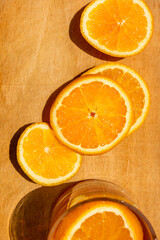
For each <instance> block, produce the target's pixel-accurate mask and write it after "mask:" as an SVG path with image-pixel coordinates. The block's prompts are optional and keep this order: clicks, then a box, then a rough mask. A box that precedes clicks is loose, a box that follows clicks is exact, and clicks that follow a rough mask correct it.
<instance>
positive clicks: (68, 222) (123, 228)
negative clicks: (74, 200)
mask: <svg viewBox="0 0 160 240" xmlns="http://www.w3.org/2000/svg"><path fill="white" fill-rule="evenodd" d="M68 239H70V240H78V239H81V240H97V239H99V240H103V239H105V240H107V239H117V240H121V239H125V240H143V230H142V227H141V224H140V222H139V220H138V218H137V217H136V215H135V214H134V213H133V212H131V211H130V210H129V209H128V208H127V207H126V206H124V205H122V204H120V203H115V202H111V201H94V202H89V203H84V204H82V205H80V206H78V207H76V208H74V209H73V210H72V211H70V212H69V213H68V214H67V215H66V216H65V217H64V218H63V219H62V221H61V222H60V223H59V225H58V228H57V229H56V231H55V234H54V236H53V240H68Z"/></svg>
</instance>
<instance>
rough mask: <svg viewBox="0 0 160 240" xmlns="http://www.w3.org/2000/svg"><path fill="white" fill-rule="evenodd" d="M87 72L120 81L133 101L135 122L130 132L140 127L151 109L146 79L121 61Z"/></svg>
mask: <svg viewBox="0 0 160 240" xmlns="http://www.w3.org/2000/svg"><path fill="white" fill-rule="evenodd" d="M86 74H101V75H103V76H106V77H109V78H111V79H113V80H114V81H116V82H118V83H119V84H120V85H121V86H122V87H123V88H124V90H125V91H126V92H127V94H128V96H129V97H130V99H131V101H132V106H133V123H132V127H131V129H130V131H129V134H130V133H132V132H134V131H135V130H136V129H137V128H139V127H140V126H141V125H142V123H143V122H144V120H145V119H146V116H147V114H148V111H149V106H150V93H149V90H148V87H147V84H146V83H145V81H144V80H143V79H142V77H140V75H139V74H138V73H136V72H135V71H134V70H133V69H131V68H130V67H128V66H125V65H123V64H119V63H107V64H102V65H99V66H97V67H94V68H92V69H90V70H89V71H87V72H85V74H84V75H86Z"/></svg>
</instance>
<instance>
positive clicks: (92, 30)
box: [80, 0, 153, 57]
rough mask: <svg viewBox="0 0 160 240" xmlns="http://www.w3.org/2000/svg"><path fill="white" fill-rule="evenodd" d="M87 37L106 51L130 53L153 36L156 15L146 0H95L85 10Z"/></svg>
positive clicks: (119, 54) (83, 29)
mask: <svg viewBox="0 0 160 240" xmlns="http://www.w3.org/2000/svg"><path fill="white" fill-rule="evenodd" d="M80 29H81V33H82V35H83V37H84V38H85V39H86V40H87V41H88V42H89V43H90V44H91V45H92V46H93V47H95V48H96V49H98V50H100V51H101V52H104V53H106V54H109V55H112V56H117V57H127V56H131V55H135V54H137V53H139V52H141V51H142V50H143V49H144V47H145V46H146V45H147V44H148V42H149V40H150V39H151V36H152V32H153V17H152V14H151V11H150V9H149V7H148V6H147V5H146V3H145V2H144V1H143V0H94V1H92V2H91V3H90V4H89V5H88V6H87V7H86V8H85V9H84V11H83V13H82V16H81V22H80Z"/></svg>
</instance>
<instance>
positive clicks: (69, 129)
mask: <svg viewBox="0 0 160 240" xmlns="http://www.w3.org/2000/svg"><path fill="white" fill-rule="evenodd" d="M50 122H51V126H52V128H53V129H54V131H55V134H56V135H57V137H58V138H59V140H60V141H61V142H63V144H65V145H66V146H68V147H70V148H72V149H74V150H76V151H78V152H80V153H84V154H99V153H103V152H106V151H108V150H109V149H111V148H112V147H114V146H115V145H116V144H117V143H118V142H119V141H120V140H122V139H123V138H124V136H126V135H127V133H128V131H129V129H130V127H131V124H132V106H131V102H130V99H129V98H128V96H127V94H126V93H125V91H124V90H123V89H122V88H121V87H120V86H119V85H118V84H117V83H116V82H114V81H112V80H110V79H108V78H106V77H104V76H98V75H96V76H95V75H90V76H83V77H80V78H79V79H77V80H74V81H73V82H72V83H71V84H69V85H68V86H67V87H65V88H64V89H63V90H62V92H61V93H60V95H59V96H58V97H57V99H56V101H55V102H54V104H53V106H52V108H51V113H50Z"/></svg>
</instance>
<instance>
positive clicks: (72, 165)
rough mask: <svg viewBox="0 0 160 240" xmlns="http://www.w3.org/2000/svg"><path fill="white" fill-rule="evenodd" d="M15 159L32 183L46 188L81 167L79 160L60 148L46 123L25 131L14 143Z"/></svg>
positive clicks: (71, 174)
mask: <svg viewBox="0 0 160 240" xmlns="http://www.w3.org/2000/svg"><path fill="white" fill-rule="evenodd" d="M17 159H18V162H19V164H20V166H21V167H22V169H23V171H24V172H25V173H26V174H27V175H28V176H29V177H30V178H31V179H32V180H33V181H34V182H37V183H39V184H41V185H48V186H49V185H57V184H60V183H61V182H65V181H66V180H68V179H70V178H71V177H72V176H74V175H75V174H76V172H77V171H78V170H79V168H80V163H81V156H80V155H79V154H77V153H75V152H74V151H72V150H70V149H69V148H67V147H65V146H63V145H62V144H61V143H60V142H59V141H58V140H57V139H56V137H55V134H54V132H53V131H52V129H51V128H50V127H49V125H48V124H46V123H35V124H32V125H30V126H29V127H27V128H26V129H25V131H24V132H23V133H22V135H21V137H20V138H19V141H18V145H17Z"/></svg>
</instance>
